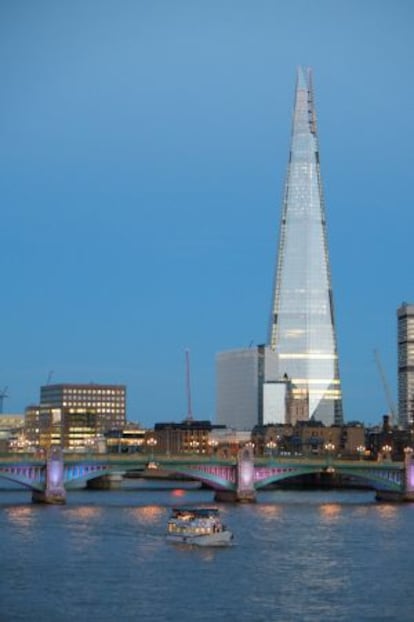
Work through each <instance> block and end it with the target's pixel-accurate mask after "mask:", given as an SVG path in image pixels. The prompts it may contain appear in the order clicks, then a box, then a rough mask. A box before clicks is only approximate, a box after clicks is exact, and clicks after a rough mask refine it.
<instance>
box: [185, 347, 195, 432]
mask: <svg viewBox="0 0 414 622" xmlns="http://www.w3.org/2000/svg"><path fill="white" fill-rule="evenodd" d="M185 386H186V393H187V417H186V421H192V420H193V408H192V405H191V378H190V350H188V349H187V350H186V351H185Z"/></svg>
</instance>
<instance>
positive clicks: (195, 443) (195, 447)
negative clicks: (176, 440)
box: [189, 441, 200, 454]
mask: <svg viewBox="0 0 414 622" xmlns="http://www.w3.org/2000/svg"><path fill="white" fill-rule="evenodd" d="M189 445H190V447H191V451H192V452H193V453H194V454H197V453H198V447H199V445H200V443H199V442H198V441H190V442H189Z"/></svg>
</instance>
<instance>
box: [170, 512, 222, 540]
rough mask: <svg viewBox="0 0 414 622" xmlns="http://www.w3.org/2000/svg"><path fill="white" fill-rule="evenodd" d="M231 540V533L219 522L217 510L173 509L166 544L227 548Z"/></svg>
mask: <svg viewBox="0 0 414 622" xmlns="http://www.w3.org/2000/svg"><path fill="white" fill-rule="evenodd" d="M232 539H233V534H232V532H231V531H230V530H229V529H227V527H226V526H225V525H223V523H222V522H221V519H220V514H219V510H218V508H215V507H207V508H194V507H181V508H173V510H172V514H171V517H170V519H169V521H168V526H167V542H172V543H175V544H194V545H196V546H227V545H229V544H230V543H231V540H232Z"/></svg>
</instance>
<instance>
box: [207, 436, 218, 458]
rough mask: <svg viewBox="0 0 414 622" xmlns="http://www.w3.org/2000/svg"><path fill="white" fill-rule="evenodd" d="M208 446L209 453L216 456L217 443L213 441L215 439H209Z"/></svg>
mask: <svg viewBox="0 0 414 622" xmlns="http://www.w3.org/2000/svg"><path fill="white" fill-rule="evenodd" d="M208 446H209V447H211V452H212V453H213V454H216V451H217V447H218V441H216V439H215V438H211V439H210V440H209V441H208Z"/></svg>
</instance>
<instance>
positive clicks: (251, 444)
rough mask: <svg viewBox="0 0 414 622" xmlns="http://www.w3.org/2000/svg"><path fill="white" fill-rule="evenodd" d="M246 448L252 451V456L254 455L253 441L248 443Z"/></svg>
mask: <svg viewBox="0 0 414 622" xmlns="http://www.w3.org/2000/svg"><path fill="white" fill-rule="evenodd" d="M245 447H247V448H248V449H250V450H251V452H252V454H254V443H253V442H252V441H249V442H248V443H246V445H245Z"/></svg>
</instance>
